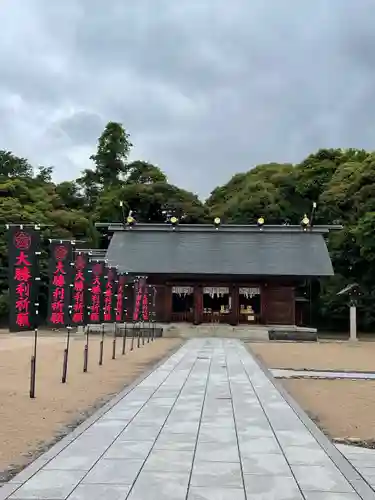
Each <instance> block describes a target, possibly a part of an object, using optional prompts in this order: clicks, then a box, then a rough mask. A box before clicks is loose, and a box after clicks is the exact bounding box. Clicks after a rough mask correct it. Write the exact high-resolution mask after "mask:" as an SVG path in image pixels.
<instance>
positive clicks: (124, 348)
mask: <svg viewBox="0 0 375 500" xmlns="http://www.w3.org/2000/svg"><path fill="white" fill-rule="evenodd" d="M126 328H127V327H126V321H125V323H124V334H123V337H122V354H125V351H126V337H127V335H126V334H127V331H126Z"/></svg>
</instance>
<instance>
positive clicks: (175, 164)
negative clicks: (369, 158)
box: [0, 0, 375, 197]
mask: <svg viewBox="0 0 375 500" xmlns="http://www.w3.org/2000/svg"><path fill="white" fill-rule="evenodd" d="M374 19H375V2H374V0H357V1H356V0H313V1H309V2H308V1H304V0H108V1H106V2H105V1H104V0H1V1H0V26H1V34H0V149H8V150H12V151H13V152H14V153H15V154H17V155H19V156H25V157H27V158H29V159H30V161H31V162H32V163H33V164H35V165H37V164H43V165H54V166H55V179H56V180H66V179H72V178H75V177H76V176H77V175H78V174H79V172H80V171H81V170H82V169H83V168H86V167H89V166H90V160H89V156H90V154H92V152H93V151H94V150H95V146H96V140H97V138H98V136H99V135H100V133H101V131H102V129H103V128H104V126H105V124H106V123H107V122H108V121H110V120H112V121H120V122H122V123H123V124H124V126H125V127H126V129H127V130H128V131H129V133H130V134H131V138H132V141H133V143H134V144H135V148H134V150H133V154H132V158H133V159H136V158H137V159H143V160H148V161H150V162H153V163H155V164H157V165H159V166H160V167H161V168H162V169H163V170H164V171H165V172H166V173H167V175H168V177H169V180H170V181H171V182H173V183H175V184H178V185H180V186H181V187H184V188H186V189H189V190H191V191H193V192H196V193H198V194H199V195H200V196H202V197H205V196H207V194H208V193H209V192H210V191H211V190H212V189H213V188H214V187H215V186H216V185H218V184H221V183H224V182H226V181H228V180H229V179H230V177H231V176H232V174H234V173H236V172H239V171H245V170H248V169H250V168H252V167H253V166H254V165H256V164H259V163H267V162H271V161H278V162H297V161H299V160H301V159H302V158H303V157H304V156H306V155H307V154H309V153H310V152H313V151H314V150H316V149H318V148H320V147H361V148H362V147H363V148H367V149H375V147H374V145H375V99H374V89H375V30H374Z"/></svg>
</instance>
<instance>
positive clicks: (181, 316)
mask: <svg viewBox="0 0 375 500" xmlns="http://www.w3.org/2000/svg"><path fill="white" fill-rule="evenodd" d="M193 317H194V288H193V287H192V286H174V287H172V322H179V321H186V322H190V323H191V322H193Z"/></svg>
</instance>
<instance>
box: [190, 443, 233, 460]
mask: <svg viewBox="0 0 375 500" xmlns="http://www.w3.org/2000/svg"><path fill="white" fill-rule="evenodd" d="M195 460H197V461H198V462H200V461H203V462H204V461H206V462H239V461H240V456H239V453H238V445H237V443H235V444H225V443H224V444H223V443H205V442H199V443H198V445H197V450H196V454H195Z"/></svg>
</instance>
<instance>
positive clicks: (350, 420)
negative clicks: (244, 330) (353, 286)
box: [249, 342, 375, 444]
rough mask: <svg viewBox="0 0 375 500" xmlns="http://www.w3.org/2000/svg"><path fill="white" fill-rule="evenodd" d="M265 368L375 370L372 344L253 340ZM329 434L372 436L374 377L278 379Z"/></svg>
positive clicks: (374, 433)
mask: <svg viewBox="0 0 375 500" xmlns="http://www.w3.org/2000/svg"><path fill="white" fill-rule="evenodd" d="M249 348H250V350H251V351H252V352H253V353H255V354H256V355H257V356H259V357H260V358H261V359H262V360H263V362H264V364H265V365H266V366H268V367H269V368H295V369H304V368H310V369H314V368H315V369H319V370H346V371H350V370H358V371H375V343H373V342H357V343H356V344H351V343H349V342H319V343H298V342H286V343H283V342H274V343H271V342H270V343H259V344H257V343H253V344H250V345H249ZM279 382H282V384H283V386H284V387H285V388H286V389H287V390H288V392H289V393H290V394H291V395H292V396H293V397H294V399H295V400H296V401H298V403H299V404H300V405H301V406H302V408H303V409H304V410H305V411H306V412H307V413H308V414H309V416H310V417H311V418H312V419H313V420H314V421H315V422H316V423H317V424H318V425H319V427H320V428H321V429H322V430H323V431H324V432H325V433H326V434H327V435H329V436H330V437H331V438H335V439H348V438H349V439H350V440H351V439H358V440H361V441H365V442H367V443H368V444H372V443H373V442H374V440H375V419H374V415H375V381H371V380H361V381H352V380H316V379H315V380H314V379H309V380H306V379H292V380H286V379H284V380H282V381H281V380H279Z"/></svg>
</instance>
